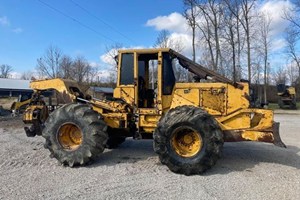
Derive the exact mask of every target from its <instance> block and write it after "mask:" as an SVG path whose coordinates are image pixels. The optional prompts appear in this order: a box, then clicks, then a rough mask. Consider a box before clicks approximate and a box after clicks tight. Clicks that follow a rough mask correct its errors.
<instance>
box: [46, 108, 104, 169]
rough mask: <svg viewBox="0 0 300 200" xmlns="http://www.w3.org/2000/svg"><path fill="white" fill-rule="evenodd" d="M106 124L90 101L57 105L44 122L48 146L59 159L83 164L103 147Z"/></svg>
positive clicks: (74, 163)
mask: <svg viewBox="0 0 300 200" xmlns="http://www.w3.org/2000/svg"><path fill="white" fill-rule="evenodd" d="M106 129H107V126H106V124H105V122H104V121H103V119H102V118H101V116H100V115H99V114H98V113H97V112H95V111H93V110H92V109H91V108H90V107H89V106H88V105H83V104H67V105H65V106H63V107H61V108H59V109H56V110H55V111H54V112H52V113H51V114H50V116H49V117H48V119H47V121H46V122H45V128H44V130H43V134H42V136H43V137H44V138H45V139H46V143H45V148H47V149H49V150H50V152H51V156H52V157H55V158H56V159H57V160H58V161H59V162H60V163H62V164H64V165H68V166H70V167H73V166H76V165H84V164H87V163H88V162H90V161H91V160H93V159H94V158H96V157H97V156H98V155H99V154H101V153H102V152H103V151H104V148H105V144H106V141H107V139H108V136H107V133H106Z"/></svg>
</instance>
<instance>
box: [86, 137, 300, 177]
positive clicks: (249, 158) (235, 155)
mask: <svg viewBox="0 0 300 200" xmlns="http://www.w3.org/2000/svg"><path fill="white" fill-rule="evenodd" d="M299 152H300V149H299V148H298V147H296V146H288V147H287V149H284V148H280V147H277V146H274V145H272V144H266V143H254V142H239V143H225V145H224V149H223V154H222V157H221V158H220V159H219V160H218V162H217V164H216V165H215V166H214V167H213V168H212V169H211V170H209V171H207V173H206V174H205V175H212V174H228V173H231V172H236V171H244V170H247V171H251V169H252V168H254V167H255V166H256V165H257V164H259V163H275V164H280V165H284V166H290V167H293V168H295V169H300V155H298V154H297V153H299ZM149 158H155V159H153V160H151V161H152V162H156V163H155V164H158V165H160V162H159V161H158V162H157V160H158V158H157V155H156V154H155V152H154V151H153V147H152V140H141V141H134V140H130V139H129V140H128V139H127V140H126V142H125V143H123V144H122V145H121V146H120V147H119V148H118V149H113V150H106V151H105V152H104V153H103V154H102V155H101V156H100V157H99V158H98V159H97V160H96V161H95V162H94V163H93V164H91V165H89V166H87V167H92V168H93V167H98V166H101V165H108V166H111V165H117V164H119V163H136V162H138V161H142V160H147V159H149ZM156 158H157V160H156ZM151 161H149V162H151Z"/></svg>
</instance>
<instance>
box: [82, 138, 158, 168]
mask: <svg viewBox="0 0 300 200" xmlns="http://www.w3.org/2000/svg"><path fill="white" fill-rule="evenodd" d="M156 156H157V155H156V154H155V152H154V151H153V144H152V140H133V139H126V141H125V142H124V143H123V144H121V145H120V146H119V147H117V148H116V149H106V150H105V151H104V152H103V153H102V154H101V155H100V156H99V158H97V159H96V160H94V161H93V163H92V164H91V165H89V166H87V167H97V166H101V165H108V166H111V165H117V164H119V163H135V162H138V161H141V160H147V159H149V158H150V157H156Z"/></svg>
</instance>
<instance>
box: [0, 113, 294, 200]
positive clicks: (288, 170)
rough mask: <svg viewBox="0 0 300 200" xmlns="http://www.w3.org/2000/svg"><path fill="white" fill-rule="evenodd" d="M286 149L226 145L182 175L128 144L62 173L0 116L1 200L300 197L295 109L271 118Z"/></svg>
mask: <svg viewBox="0 0 300 200" xmlns="http://www.w3.org/2000/svg"><path fill="white" fill-rule="evenodd" d="M275 119H276V121H279V122H280V123H281V126H280V132H281V136H282V139H283V141H284V142H285V143H286V145H287V149H283V148H279V147H276V146H274V145H271V144H265V143H254V142H242V143H226V144H225V146H224V151H223V156H222V158H221V159H220V160H219V161H218V163H217V164H216V166H214V167H213V168H212V169H211V170H209V171H207V172H206V173H205V174H203V175H201V176H200V175H195V176H184V175H178V174H174V173H172V172H170V171H169V170H168V168H167V167H166V166H164V165H161V164H160V162H159V160H158V157H157V156H156V154H155V153H154V152H153V150H152V141H151V140H146V141H134V140H131V139H128V140H127V141H126V142H125V143H124V144H122V145H121V146H120V148H118V149H115V150H105V152H104V153H103V155H101V157H100V158H99V159H98V160H97V161H96V162H94V163H93V164H92V165H89V166H86V167H78V168H69V167H63V166H61V165H59V164H58V163H57V161H56V160H55V159H51V158H49V151H48V150H46V149H44V147H43V143H44V139H43V138H42V137H35V138H27V137H26V135H25V133H24V131H23V129H22V127H23V125H22V122H21V119H20V118H11V117H6V118H3V117H2V118H0V185H1V187H0V199H247V200H248V199H280V200H282V199H300V170H299V169H300V131H299V130H300V111H297V112H283V111H280V112H277V114H276V117H275Z"/></svg>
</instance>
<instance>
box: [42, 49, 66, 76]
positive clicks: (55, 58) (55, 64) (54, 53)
mask: <svg viewBox="0 0 300 200" xmlns="http://www.w3.org/2000/svg"><path fill="white" fill-rule="evenodd" d="M62 56H63V55H62V52H61V50H60V49H59V48H58V47H55V46H50V47H49V48H48V49H46V52H45V54H44V55H43V56H42V57H41V58H39V59H37V67H36V70H37V72H38V73H39V74H40V75H41V76H43V77H48V78H57V77H60V76H61V74H60V65H61V59H62Z"/></svg>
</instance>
